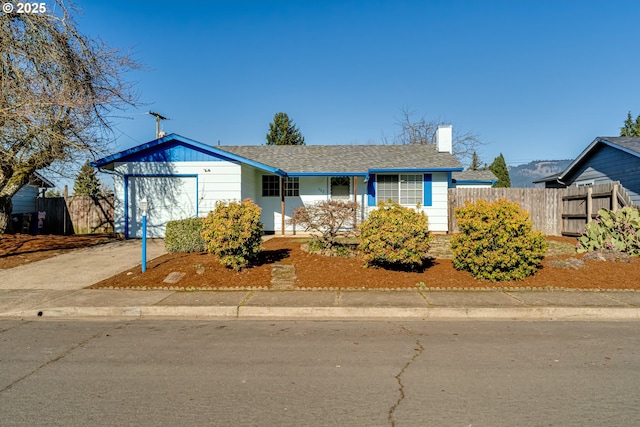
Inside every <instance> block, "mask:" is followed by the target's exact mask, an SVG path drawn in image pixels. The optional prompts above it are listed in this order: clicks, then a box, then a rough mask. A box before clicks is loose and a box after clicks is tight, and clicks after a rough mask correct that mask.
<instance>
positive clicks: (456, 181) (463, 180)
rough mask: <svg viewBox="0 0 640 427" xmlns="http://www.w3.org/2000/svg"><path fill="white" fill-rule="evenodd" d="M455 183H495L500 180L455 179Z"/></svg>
mask: <svg viewBox="0 0 640 427" xmlns="http://www.w3.org/2000/svg"><path fill="white" fill-rule="evenodd" d="M453 182H454V183H456V184H462V185H465V184H467V185H468V184H491V185H493V184H495V183H496V182H498V181H497V180H493V179H492V180H488V179H454V180H453Z"/></svg>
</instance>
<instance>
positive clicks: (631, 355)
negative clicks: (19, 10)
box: [0, 320, 640, 426]
mask: <svg viewBox="0 0 640 427" xmlns="http://www.w3.org/2000/svg"><path fill="white" fill-rule="evenodd" d="M0 365H1V369H0V412H1V413H2V416H1V417H0V425H3V426H14V425H16V426H17V425H20V426H21V425H60V426H62V425H64V426H76V425H77V426H80V425H82V426H86V425H142V426H147V425H149V426H151V425H153V426H157V425H216V426H218V425H219V426H229V425H234V426H236V425H238V426H240V425H241V426H247V425H249V426H254V425H255V426H273V425H278V426H334V425H340V426H425V425H426V426H431V425H433V426H469V425H473V426H513V425H527V426H536V425H540V426H603V425H612V426H613V425H615V426H632V425H637V420H638V419H640V405H639V403H640V398H639V397H638V393H637V390H638V383H639V380H640V335H639V334H638V332H637V323H636V322H596V321H592V322H502V321H494V322H437V321H433V322H410V321H376V322H371V321H369V322H360V321H342V322H336V321H271V320H261V321H249V320H224V321H221V320H209V321H205V320H191V321H187V320H173V321H169V320H153V321H147V320H128V321H114V320H105V321H95V320H93V321H80V320H36V321H21V320H0Z"/></svg>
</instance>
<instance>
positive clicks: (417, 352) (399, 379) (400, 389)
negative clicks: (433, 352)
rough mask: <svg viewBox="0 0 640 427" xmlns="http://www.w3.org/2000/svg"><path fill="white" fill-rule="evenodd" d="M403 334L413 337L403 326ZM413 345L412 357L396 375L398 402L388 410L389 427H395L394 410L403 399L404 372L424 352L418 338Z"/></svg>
mask: <svg viewBox="0 0 640 427" xmlns="http://www.w3.org/2000/svg"><path fill="white" fill-rule="evenodd" d="M400 328H401V329H402V330H403V331H404V332H406V333H407V334H409V336H411V337H414V335H413V332H411V330H409V329H407V328H405V327H404V326H401V327H400ZM415 344H416V348H415V349H414V350H415V353H414V354H413V356H412V357H411V359H409V360H408V361H407V363H405V365H404V366H403V367H402V369H400V372H399V373H398V375H396V377H395V378H396V381H397V382H398V392H399V393H400V397H399V398H398V400H397V401H396V403H395V404H394V405H393V406H392V407H391V408H390V409H389V417H388V420H389V423H390V424H391V427H395V425H396V422H395V419H394V413H395V411H396V409H398V406H400V404H401V403H402V401H403V400H404V398H405V394H404V384H403V383H402V375H403V374H404V373H405V371H406V370H407V369H408V368H409V366H411V364H412V363H413V362H414V361H415V360H416V359H417V358H418V357H419V356H420V355H421V354H422V353H423V352H424V346H423V345H422V343H421V342H420V340H419V339H418V338H415Z"/></svg>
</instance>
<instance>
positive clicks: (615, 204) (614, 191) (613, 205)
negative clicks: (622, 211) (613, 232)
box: [611, 184, 618, 212]
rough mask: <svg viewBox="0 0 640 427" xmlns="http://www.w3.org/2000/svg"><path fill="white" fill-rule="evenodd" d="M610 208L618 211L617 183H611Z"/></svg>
mask: <svg viewBox="0 0 640 427" xmlns="http://www.w3.org/2000/svg"><path fill="white" fill-rule="evenodd" d="M611 210H612V211H613V212H618V184H613V188H612V189H611Z"/></svg>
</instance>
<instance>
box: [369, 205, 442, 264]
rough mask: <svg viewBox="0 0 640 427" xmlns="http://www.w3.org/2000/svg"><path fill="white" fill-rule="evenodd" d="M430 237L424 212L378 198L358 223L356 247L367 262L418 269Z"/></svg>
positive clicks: (424, 255) (423, 258) (427, 247)
mask: <svg viewBox="0 0 640 427" xmlns="http://www.w3.org/2000/svg"><path fill="white" fill-rule="evenodd" d="M432 240H433V236H431V233H430V232H429V221H428V218H427V216H426V215H425V214H424V212H421V211H420V212H419V211H416V210H414V209H409V208H405V207H402V206H400V205H399V204H397V203H393V202H387V203H385V202H381V203H380V204H379V207H378V209H376V210H374V211H373V212H371V214H370V215H369V218H368V219H367V220H366V221H364V222H363V223H362V225H361V226H360V245H359V248H358V249H359V250H360V252H361V254H362V257H363V258H364V261H365V263H366V264H365V265H367V266H368V265H373V266H380V267H395V268H398V267H400V268H404V269H418V268H421V267H422V266H423V265H424V263H425V261H426V260H427V259H428V258H429V256H428V255H427V252H428V251H429V248H430V244H431V241H432Z"/></svg>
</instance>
